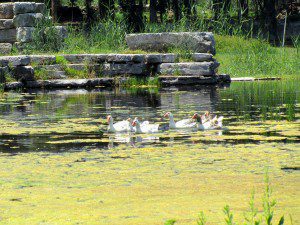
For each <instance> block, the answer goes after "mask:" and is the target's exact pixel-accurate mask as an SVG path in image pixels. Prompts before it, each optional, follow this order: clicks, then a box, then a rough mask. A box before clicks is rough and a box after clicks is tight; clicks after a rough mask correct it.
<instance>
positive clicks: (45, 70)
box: [34, 64, 67, 80]
mask: <svg viewBox="0 0 300 225" xmlns="http://www.w3.org/2000/svg"><path fill="white" fill-rule="evenodd" d="M34 71H35V74H37V71H39V73H42V75H43V77H47V79H50V80H52V79H65V78H67V76H66V72H65V71H64V70H63V68H62V66H61V65H58V64H54V65H38V66H36V67H34Z"/></svg>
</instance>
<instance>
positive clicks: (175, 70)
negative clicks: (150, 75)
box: [158, 61, 219, 76]
mask: <svg viewBox="0 0 300 225" xmlns="http://www.w3.org/2000/svg"><path fill="white" fill-rule="evenodd" d="M218 66H219V63H217V62H216V61H215V62H189V63H162V64H160V65H159V66H158V73H160V74H162V75H175V76H187V75H198V76H214V75H215V74H216V69H217V68H218Z"/></svg>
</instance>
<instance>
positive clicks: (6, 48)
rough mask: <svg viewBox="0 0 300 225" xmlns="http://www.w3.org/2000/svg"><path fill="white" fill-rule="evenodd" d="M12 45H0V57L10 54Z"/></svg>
mask: <svg viewBox="0 0 300 225" xmlns="http://www.w3.org/2000/svg"><path fill="white" fill-rule="evenodd" d="M11 49H12V44H10V43H0V55H6V54H9V53H10V52H11Z"/></svg>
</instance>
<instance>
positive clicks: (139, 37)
mask: <svg viewBox="0 0 300 225" xmlns="http://www.w3.org/2000/svg"><path fill="white" fill-rule="evenodd" d="M126 42H127V45H128V47H129V48H130V49H132V50H137V49H141V50H145V51H158V52H166V51H168V50H169V48H173V47H177V48H181V49H185V50H187V51H191V52H201V53H211V54H215V40H214V36H213V34H212V33H210V32H179V33H140V34H128V35H126Z"/></svg>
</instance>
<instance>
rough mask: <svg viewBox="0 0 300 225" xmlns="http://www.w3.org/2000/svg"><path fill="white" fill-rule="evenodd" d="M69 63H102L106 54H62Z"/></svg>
mask: <svg viewBox="0 0 300 225" xmlns="http://www.w3.org/2000/svg"><path fill="white" fill-rule="evenodd" d="M62 56H63V57H64V58H65V59H66V60H67V61H68V62H69V63H71V64H79V63H87V62H91V63H103V62H105V61H106V57H107V54H67V55H62Z"/></svg>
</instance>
